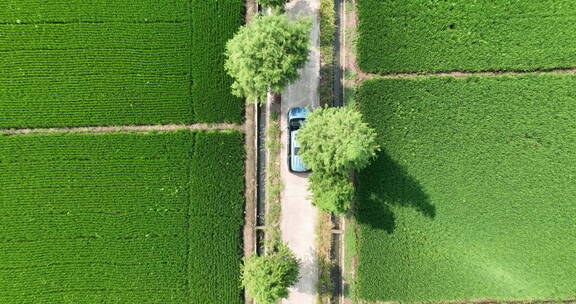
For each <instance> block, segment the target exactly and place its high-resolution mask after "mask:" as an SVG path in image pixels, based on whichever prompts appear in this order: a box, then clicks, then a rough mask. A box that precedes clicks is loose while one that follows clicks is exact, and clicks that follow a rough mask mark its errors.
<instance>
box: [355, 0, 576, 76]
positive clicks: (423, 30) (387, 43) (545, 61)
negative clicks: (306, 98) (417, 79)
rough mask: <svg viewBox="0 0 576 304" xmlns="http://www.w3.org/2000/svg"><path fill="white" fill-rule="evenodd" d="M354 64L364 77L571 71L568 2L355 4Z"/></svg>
mask: <svg viewBox="0 0 576 304" xmlns="http://www.w3.org/2000/svg"><path fill="white" fill-rule="evenodd" d="M357 3H358V9H359V12H358V14H359V21H360V23H359V33H360V36H359V39H358V61H359V64H360V66H361V68H362V69H363V70H364V71H366V72H371V73H398V72H436V71H486V70H520V71H526V70H538V69H551V68H568V67H574V66H576V58H575V57H574V56H573V53H574V51H573V50H572V47H571V46H572V45H574V43H576V35H575V34H574V31H572V30H571V29H572V28H573V23H574V21H573V16H574V14H576V3H575V2H574V1H572V0H542V1H484V0H483V1H468V0H457V1H428V0H416V1H413V0H401V1H396V0H358V1H357Z"/></svg>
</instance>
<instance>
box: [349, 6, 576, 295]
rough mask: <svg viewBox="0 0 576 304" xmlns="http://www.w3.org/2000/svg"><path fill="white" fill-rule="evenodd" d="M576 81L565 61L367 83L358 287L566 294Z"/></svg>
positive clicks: (575, 197)
mask: <svg viewBox="0 0 576 304" xmlns="http://www.w3.org/2000/svg"><path fill="white" fill-rule="evenodd" d="M531 3H532V2H531ZM575 87H576V75H567V74H526V75H522V76H496V77H469V78H458V79H457V78H452V77H426V78H413V79H406V78H404V79H373V80H368V81H366V82H364V83H363V84H362V86H361V88H360V90H359V92H358V95H357V97H358V101H359V103H360V108H361V111H362V112H363V114H364V115H365V117H366V119H367V121H368V122H369V123H370V124H371V125H372V126H373V127H375V128H376V129H377V131H378V133H379V142H380V144H381V146H382V152H381V153H380V155H379V156H378V158H377V160H376V161H375V162H374V163H373V164H372V165H370V166H369V167H368V168H367V169H365V170H363V171H362V172H360V174H359V177H358V187H359V188H358V202H357V220H358V222H359V228H360V229H359V232H358V250H359V253H358V266H357V276H358V277H357V287H358V289H357V291H358V293H359V296H360V298H362V299H365V300H369V301H404V302H412V301H442V300H466V299H468V300H471V299H487V298H488V299H548V298H552V299H567V298H574V297H575V296H576V284H575V283H576V255H575V254H574V250H575V249H576V221H575V218H576V162H575V160H576V92H575V91H574V88H575Z"/></svg>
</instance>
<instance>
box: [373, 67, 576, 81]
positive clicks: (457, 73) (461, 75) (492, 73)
mask: <svg viewBox="0 0 576 304" xmlns="http://www.w3.org/2000/svg"><path fill="white" fill-rule="evenodd" d="M552 73H556V74H576V68H566V69H543V70H534V71H480V72H462V71H452V72H430V73H390V74H371V73H364V72H363V73H362V75H363V76H364V77H363V78H362V80H364V79H373V78H424V77H432V76H452V77H456V78H464V77H470V76H498V75H523V74H552Z"/></svg>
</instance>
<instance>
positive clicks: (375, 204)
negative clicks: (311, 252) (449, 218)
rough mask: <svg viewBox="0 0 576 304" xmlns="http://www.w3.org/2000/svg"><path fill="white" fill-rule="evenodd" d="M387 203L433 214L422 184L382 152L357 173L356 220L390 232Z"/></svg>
mask: <svg viewBox="0 0 576 304" xmlns="http://www.w3.org/2000/svg"><path fill="white" fill-rule="evenodd" d="M391 206H401V207H411V208H414V209H416V210H417V211H419V212H420V213H421V214H422V215H424V216H426V217H428V218H432V219H433V218H434V217H436V207H435V206H434V205H432V203H431V202H430V197H429V196H428V194H426V192H424V189H423V187H422V185H421V184H420V183H419V182H418V181H417V180H416V179H414V178H413V177H412V176H410V175H409V174H408V172H407V170H406V168H404V167H403V166H401V165H400V164H398V163H397V162H396V161H395V160H393V159H392V158H391V157H390V155H388V153H386V152H385V151H382V152H381V153H379V155H378V158H377V159H376V160H375V161H374V163H373V164H372V165H371V166H370V167H369V168H367V169H365V170H363V171H362V172H361V173H360V174H359V175H358V192H357V203H356V217H357V219H358V221H359V222H360V223H363V224H367V225H369V226H371V227H372V228H374V229H380V230H385V231H386V232H388V233H392V232H394V230H395V229H396V216H395V215H394V213H393V212H392V209H391V208H390V207H391Z"/></svg>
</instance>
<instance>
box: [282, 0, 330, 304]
mask: <svg viewBox="0 0 576 304" xmlns="http://www.w3.org/2000/svg"><path fill="white" fill-rule="evenodd" d="M319 6H320V3H319V1H318V0H294V1H291V2H290V3H289V4H288V6H287V7H286V11H287V13H288V14H289V16H290V18H291V19H295V18H296V17H298V16H312V21H313V26H312V32H311V40H312V45H311V52H310V58H309V62H308V63H307V64H306V66H305V67H304V68H303V69H302V71H301V72H300V79H299V80H298V81H296V82H295V83H293V84H292V85H290V86H289V87H288V88H287V89H286V90H285V91H284V93H283V94H282V114H281V127H282V131H283V132H282V143H283V147H282V152H281V158H282V160H281V178H282V182H283V184H284V190H283V192H282V194H281V199H282V220H281V230H282V240H283V241H284V242H286V243H288V246H289V247H290V249H292V250H293V251H294V253H295V254H296V256H297V257H298V258H299V259H300V261H301V266H300V279H299V280H298V283H297V284H296V286H295V287H293V288H291V289H290V297H289V298H288V299H285V300H283V301H282V303H285V304H286V303H294V304H296V303H297V304H308V303H316V282H317V280H318V269H317V268H316V249H315V230H314V227H315V225H316V216H317V210H316V208H315V207H314V206H312V204H311V203H310V201H309V200H308V197H309V196H310V194H309V192H308V180H307V175H305V174H304V175H300V174H293V173H290V172H289V171H288V160H287V152H286V149H287V146H286V143H287V141H288V138H287V134H286V129H287V113H288V110H289V109H290V108H292V107H299V106H309V107H316V106H318V105H319V104H320V99H319V96H318V83H319V77H320V76H319V75H320V54H319V49H318V47H319V40H318V39H319V32H320V27H319V23H318V8H319Z"/></svg>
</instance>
